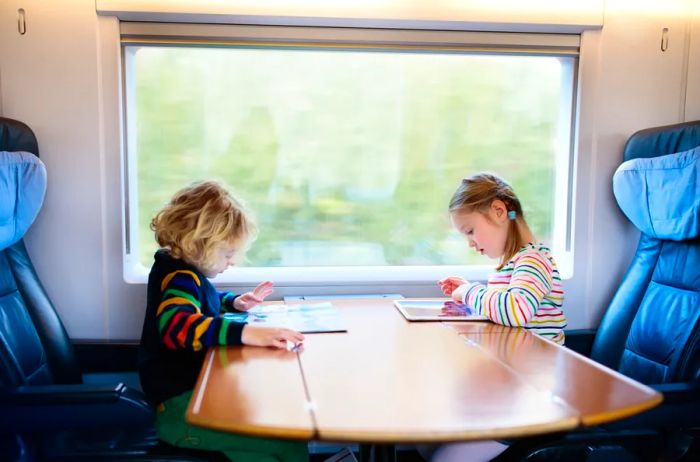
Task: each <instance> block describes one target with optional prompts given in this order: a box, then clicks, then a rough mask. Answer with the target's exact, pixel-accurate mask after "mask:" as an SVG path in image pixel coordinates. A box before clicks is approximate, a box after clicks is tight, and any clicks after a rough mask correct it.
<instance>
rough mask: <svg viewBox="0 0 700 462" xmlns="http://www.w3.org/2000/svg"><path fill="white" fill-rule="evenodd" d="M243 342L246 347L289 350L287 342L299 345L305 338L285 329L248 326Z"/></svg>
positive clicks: (242, 338)
mask: <svg viewBox="0 0 700 462" xmlns="http://www.w3.org/2000/svg"><path fill="white" fill-rule="evenodd" d="M241 340H242V341H243V344H244V345H252V346H271V347H275V348H287V341H290V342H292V343H294V344H295V345H298V344H300V343H301V342H303V341H304V336H303V335H302V334H300V333H299V332H296V331H293V330H291V329H286V328H284V327H262V326H251V325H249V324H246V326H245V327H243V333H242V335H241Z"/></svg>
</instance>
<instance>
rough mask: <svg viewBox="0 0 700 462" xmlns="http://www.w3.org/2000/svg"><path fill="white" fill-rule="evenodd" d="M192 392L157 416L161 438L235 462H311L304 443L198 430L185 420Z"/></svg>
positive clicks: (166, 405) (169, 402)
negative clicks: (220, 453) (218, 453)
mask: <svg viewBox="0 0 700 462" xmlns="http://www.w3.org/2000/svg"><path fill="white" fill-rule="evenodd" d="M191 396H192V392H191V391H189V392H187V393H183V394H182V395H179V396H176V397H174V398H170V399H169V400H167V401H166V402H165V403H163V406H159V410H158V412H157V413H156V429H157V430H158V437H159V438H160V439H161V440H163V441H165V442H166V443H169V444H172V445H173V446H179V447H182V448H192V449H203V450H208V451H220V452H223V453H224V454H225V455H226V457H228V458H229V459H231V460H232V461H234V462H302V461H304V462H308V460H309V449H308V445H307V444H306V442H303V441H285V440H276V439H268V438H258V437H254V436H243V435H235V434H233V433H226V432H221V431H216V430H209V429H206V428H201V427H195V426H193V425H190V424H188V423H187V422H186V421H185V411H186V410H187V405H188V404H189V402H190V397H191Z"/></svg>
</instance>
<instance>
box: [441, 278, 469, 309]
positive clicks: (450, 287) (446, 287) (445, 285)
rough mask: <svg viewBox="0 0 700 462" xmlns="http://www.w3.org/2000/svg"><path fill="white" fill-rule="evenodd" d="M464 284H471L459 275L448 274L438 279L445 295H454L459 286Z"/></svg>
mask: <svg viewBox="0 0 700 462" xmlns="http://www.w3.org/2000/svg"><path fill="white" fill-rule="evenodd" d="M464 284H469V281H467V280H466V279H464V278H461V277H459V276H448V277H446V278H444V279H440V280H439V281H438V285H439V286H440V289H442V293H443V294H445V295H452V292H454V290H455V289H456V288H457V287H459V286H462V285H464ZM460 303H461V300H460Z"/></svg>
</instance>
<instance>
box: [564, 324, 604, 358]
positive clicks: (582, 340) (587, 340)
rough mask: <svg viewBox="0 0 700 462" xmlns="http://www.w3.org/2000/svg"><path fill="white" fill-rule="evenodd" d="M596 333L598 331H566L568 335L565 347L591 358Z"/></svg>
mask: <svg viewBox="0 0 700 462" xmlns="http://www.w3.org/2000/svg"><path fill="white" fill-rule="evenodd" d="M596 332H597V331H596V329H572V330H567V331H564V333H565V334H566V336H565V340H564V345H565V346H566V347H567V348H569V349H571V350H574V351H575V352H577V353H580V354H582V355H583V356H586V357H589V358H590V356H591V351H592V350H593V341H594V340H595V334H596Z"/></svg>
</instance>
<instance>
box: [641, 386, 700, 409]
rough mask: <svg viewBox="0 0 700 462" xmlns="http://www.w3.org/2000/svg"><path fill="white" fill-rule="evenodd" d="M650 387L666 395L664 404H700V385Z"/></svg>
mask: <svg viewBox="0 0 700 462" xmlns="http://www.w3.org/2000/svg"><path fill="white" fill-rule="evenodd" d="M650 386H651V388H653V389H654V390H656V391H658V392H659V393H661V394H663V395H664V402H663V404H683V403H688V404H692V403H700V384H698V383H695V382H678V383H661V384H656V385H650Z"/></svg>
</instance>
